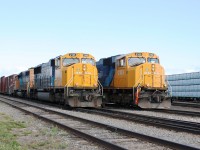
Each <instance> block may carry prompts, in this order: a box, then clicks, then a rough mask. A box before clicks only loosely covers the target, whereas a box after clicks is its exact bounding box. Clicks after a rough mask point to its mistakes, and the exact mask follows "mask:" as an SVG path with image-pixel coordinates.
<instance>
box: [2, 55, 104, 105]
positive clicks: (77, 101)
mask: <svg viewBox="0 0 200 150" xmlns="http://www.w3.org/2000/svg"><path fill="white" fill-rule="evenodd" d="M12 78H15V83H14V92H13V93H12V94H14V95H16V96H20V97H27V98H31V99H39V100H45V101H51V102H57V103H61V104H64V105H68V106H70V107H101V104H102V97H103V88H102V86H101V84H100V82H99V81H98V71H97V68H96V62H95V59H94V57H93V56H92V55H90V54H83V53H68V54H66V55H62V56H58V57H56V58H54V59H51V60H49V62H47V63H43V64H40V65H38V66H36V67H33V68H30V69H28V70H26V71H24V72H21V73H20V74H18V75H16V76H12ZM4 80H5V77H2V79H1V83H2V86H3V85H4V82H5V81H4ZM1 91H2V93H3V92H4V88H3V89H2V90H1ZM10 91H11V90H10ZM7 93H8V91H7Z"/></svg>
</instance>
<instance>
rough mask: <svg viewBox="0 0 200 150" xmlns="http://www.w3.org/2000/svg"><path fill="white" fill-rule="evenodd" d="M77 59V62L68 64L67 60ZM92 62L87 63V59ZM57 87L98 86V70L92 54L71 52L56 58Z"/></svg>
mask: <svg viewBox="0 0 200 150" xmlns="http://www.w3.org/2000/svg"><path fill="white" fill-rule="evenodd" d="M67 59H68V60H71V59H73V60H75V61H76V63H72V64H70V63H69V64H67V62H66V61H65V60H67ZM86 60H87V61H89V62H91V63H88V62H87V63H86V62H85V61H86ZM55 63H56V70H55V87H65V86H68V87H73V88H77V89H79V88H81V89H82V88H90V89H91V88H94V89H95V88H97V87H98V71H97V68H96V64H95V59H94V57H93V56H92V55H90V54H83V53H69V54H66V55H63V56H60V57H58V58H57V59H56V60H55Z"/></svg>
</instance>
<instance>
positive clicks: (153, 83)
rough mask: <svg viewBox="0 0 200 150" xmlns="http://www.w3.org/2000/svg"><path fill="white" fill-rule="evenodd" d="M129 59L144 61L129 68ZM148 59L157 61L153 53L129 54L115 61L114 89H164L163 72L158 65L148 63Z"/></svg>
mask: <svg viewBox="0 0 200 150" xmlns="http://www.w3.org/2000/svg"><path fill="white" fill-rule="evenodd" d="M130 58H142V59H144V60H145V62H144V63H142V64H140V65H135V66H131V65H130V64H129V59H130ZM148 58H155V59H159V57H158V56H157V55H155V54H153V53H147V52H142V53H131V54H127V55H124V56H121V57H120V58H118V59H117V63H116V65H117V66H116V72H115V75H114V79H113V82H112V86H113V87H114V88H120V89H122V88H123V89H127V88H133V87H137V86H138V84H140V86H141V87H146V88H151V89H166V88H167V87H166V83H165V72H164V69H163V67H162V66H161V65H160V64H159V63H149V62H148Z"/></svg>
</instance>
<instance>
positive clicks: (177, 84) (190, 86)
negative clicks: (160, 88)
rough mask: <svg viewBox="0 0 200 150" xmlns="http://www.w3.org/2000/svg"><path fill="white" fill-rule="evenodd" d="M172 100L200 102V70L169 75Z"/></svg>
mask: <svg viewBox="0 0 200 150" xmlns="http://www.w3.org/2000/svg"><path fill="white" fill-rule="evenodd" d="M166 81H167V83H168V86H169V87H171V91H172V92H171V95H172V100H173V101H174V100H178V101H198V102H200V72H191V73H182V74H173V75H167V77H166Z"/></svg>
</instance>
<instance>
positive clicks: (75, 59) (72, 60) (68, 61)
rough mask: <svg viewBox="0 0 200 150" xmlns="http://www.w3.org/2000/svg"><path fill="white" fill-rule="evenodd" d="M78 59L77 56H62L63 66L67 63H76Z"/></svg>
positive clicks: (67, 64)
mask: <svg viewBox="0 0 200 150" xmlns="http://www.w3.org/2000/svg"><path fill="white" fill-rule="evenodd" d="M79 62H80V61H79V59H78V58H64V59H63V66H64V67H66V66H69V65H73V64H76V63H79Z"/></svg>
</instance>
